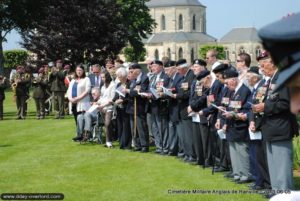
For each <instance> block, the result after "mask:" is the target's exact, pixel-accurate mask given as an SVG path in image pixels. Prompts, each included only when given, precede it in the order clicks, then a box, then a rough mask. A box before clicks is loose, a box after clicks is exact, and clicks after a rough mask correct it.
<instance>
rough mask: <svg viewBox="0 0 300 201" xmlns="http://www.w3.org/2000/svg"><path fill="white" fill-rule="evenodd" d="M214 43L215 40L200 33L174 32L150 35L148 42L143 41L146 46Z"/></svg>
mask: <svg viewBox="0 0 300 201" xmlns="http://www.w3.org/2000/svg"><path fill="white" fill-rule="evenodd" d="M187 41H193V42H201V43H208V42H215V41H216V39H215V38H214V37H212V36H210V35H207V34H204V33H200V32H175V33H155V34H152V35H151V36H150V37H149V38H148V40H146V41H145V43H146V44H157V43H163V42H187Z"/></svg>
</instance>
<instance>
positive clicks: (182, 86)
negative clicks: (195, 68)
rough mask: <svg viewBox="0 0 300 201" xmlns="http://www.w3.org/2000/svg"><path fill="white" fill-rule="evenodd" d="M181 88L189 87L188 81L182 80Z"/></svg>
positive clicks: (186, 88)
mask: <svg viewBox="0 0 300 201" xmlns="http://www.w3.org/2000/svg"><path fill="white" fill-rule="evenodd" d="M181 88H182V89H183V90H184V91H186V90H188V89H189V83H188V82H183V83H181Z"/></svg>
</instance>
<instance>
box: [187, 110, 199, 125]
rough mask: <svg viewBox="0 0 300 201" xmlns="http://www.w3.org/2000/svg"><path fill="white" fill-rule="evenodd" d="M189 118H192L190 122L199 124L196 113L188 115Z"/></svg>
mask: <svg viewBox="0 0 300 201" xmlns="http://www.w3.org/2000/svg"><path fill="white" fill-rule="evenodd" d="M189 117H192V122H196V123H200V115H199V113H196V112H191V113H189Z"/></svg>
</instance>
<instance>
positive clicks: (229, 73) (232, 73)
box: [223, 69, 239, 79]
mask: <svg viewBox="0 0 300 201" xmlns="http://www.w3.org/2000/svg"><path fill="white" fill-rule="evenodd" d="M238 76H239V74H238V72H237V71H235V70H232V69H227V70H225V71H224V74H223V77H224V79H229V78H234V77H238Z"/></svg>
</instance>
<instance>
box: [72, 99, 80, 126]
mask: <svg viewBox="0 0 300 201" xmlns="http://www.w3.org/2000/svg"><path fill="white" fill-rule="evenodd" d="M71 110H72V113H73V116H74V120H75V124H76V125H77V116H78V112H77V104H76V103H75V104H72V109H71Z"/></svg>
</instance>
